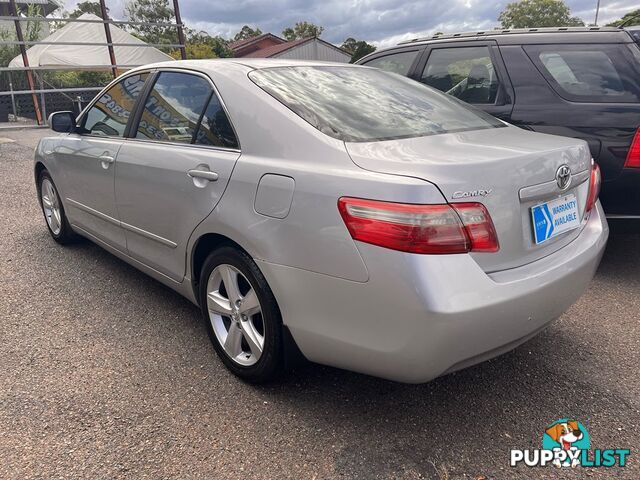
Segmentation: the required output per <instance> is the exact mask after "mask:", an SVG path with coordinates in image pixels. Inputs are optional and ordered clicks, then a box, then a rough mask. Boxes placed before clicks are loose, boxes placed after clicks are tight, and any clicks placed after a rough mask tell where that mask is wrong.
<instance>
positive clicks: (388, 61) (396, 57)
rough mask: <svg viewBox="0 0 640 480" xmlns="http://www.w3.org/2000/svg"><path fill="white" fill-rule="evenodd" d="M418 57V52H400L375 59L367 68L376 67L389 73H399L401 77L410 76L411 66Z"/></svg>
mask: <svg viewBox="0 0 640 480" xmlns="http://www.w3.org/2000/svg"><path fill="white" fill-rule="evenodd" d="M417 55H418V50H413V51H411V52H400V53H392V54H390V55H385V56H384V57H378V58H374V59H373V60H371V61H369V62H367V63H365V65H366V66H367V67H375V68H379V69H380V70H385V71H387V72H393V73H398V74H400V75H405V76H406V75H408V74H409V70H410V69H411V65H412V64H413V61H414V60H415V58H416V56H417Z"/></svg>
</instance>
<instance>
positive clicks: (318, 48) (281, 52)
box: [240, 37, 351, 63]
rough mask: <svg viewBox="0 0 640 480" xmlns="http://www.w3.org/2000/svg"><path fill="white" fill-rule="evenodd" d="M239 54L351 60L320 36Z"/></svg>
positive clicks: (249, 56) (253, 56)
mask: <svg viewBox="0 0 640 480" xmlns="http://www.w3.org/2000/svg"><path fill="white" fill-rule="evenodd" d="M240 56H241V57H245V58H287V59H291V60H321V61H327V62H343V63H348V62H349V60H351V55H349V54H348V53H347V52H345V51H344V50H342V49H340V48H338V47H336V46H335V45H332V44H330V43H329V42H325V41H324V40H322V39H320V38H313V37H312V38H303V39H299V40H293V41H291V42H286V43H282V44H279V45H272V46H270V47H267V48H263V49H260V50H256V51H253V52H251V53H249V54H247V55H240Z"/></svg>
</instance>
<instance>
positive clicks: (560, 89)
mask: <svg viewBox="0 0 640 480" xmlns="http://www.w3.org/2000/svg"><path fill="white" fill-rule="evenodd" d="M634 47H635V46H634ZM524 48H525V50H526V52H527V54H528V55H529V57H530V58H531V59H532V60H533V62H534V63H535V64H536V66H537V67H538V69H539V70H540V71H541V72H542V74H543V75H544V76H545V78H547V80H548V81H549V83H550V84H551V86H552V87H553V88H554V90H555V91H556V92H557V93H558V95H560V96H561V97H564V98H566V99H567V100H572V101H579V102H607V103H609V102H622V103H627V102H630V103H633V102H638V101H640V84H639V81H640V64H638V62H637V61H636V60H635V59H634V56H633V55H632V52H631V51H630V50H629V49H628V48H627V45H625V44H602V45H598V44H587V45H529V46H525V47H524Z"/></svg>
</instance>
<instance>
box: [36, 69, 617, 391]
mask: <svg viewBox="0 0 640 480" xmlns="http://www.w3.org/2000/svg"><path fill="white" fill-rule="evenodd" d="M50 125H51V126H52V128H53V130H54V131H56V132H59V135H56V136H51V137H48V138H44V139H43V140H42V141H41V142H40V144H39V146H38V148H37V150H36V154H35V178H36V184H37V189H38V194H39V200H40V203H41V205H42V211H43V213H44V217H45V219H46V223H47V226H48V228H49V231H50V233H51V235H52V237H53V238H54V239H55V240H56V241H57V242H58V243H60V244H66V243H69V242H71V241H74V240H76V238H77V237H78V236H82V237H85V238H88V239H90V240H92V241H94V242H96V243H97V244H99V245H101V246H102V247H104V248H105V249H107V250H108V251H110V252H112V253H113V254H114V255H117V256H118V257H120V258H121V259H123V260H124V261H126V262H128V263H130V264H132V265H134V266H135V267H137V268H139V269H140V270H142V271H143V272H146V273H147V274H148V275H150V276H151V277H153V278H155V279H156V280H159V281H160V282H162V283H164V284H166V285H168V286H169V287H171V288H172V289H174V290H176V291H178V292H179V293H181V294H182V295H184V296H185V297H187V298H188V299H189V300H191V301H192V302H193V303H195V304H197V305H199V306H200V308H201V309H202V315H203V318H204V321H205V322H206V325H207V329H208V331H209V335H210V337H211V341H212V343H213V346H214V348H215V350H216V351H217V353H218V355H219V356H220V358H221V359H222V361H223V363H224V364H225V365H226V366H227V367H228V368H229V369H230V370H231V371H232V372H233V373H235V374H236V375H238V376H240V377H242V378H244V379H246V380H249V381H254V382H261V381H267V380H269V379H272V378H273V377H274V376H276V375H277V374H278V373H279V372H281V371H282V370H283V367H284V365H285V363H286V362H285V358H288V355H290V354H295V353H300V352H301V353H302V354H303V355H304V357H306V358H307V359H309V360H311V361H314V362H319V363H322V364H327V365H333V366H336V367H340V368H346V369H350V370H354V371H358V372H363V373H367V374H371V375H376V376H380V377H384V378H388V379H393V380H398V381H404V382H425V381H428V380H430V379H432V378H434V377H437V376H439V375H442V374H444V373H447V372H450V371H453V370H457V369H460V368H463V367H465V366H468V365H471V364H474V363H477V362H480V361H482V360H484V359H488V358H491V357H493V356H496V355H498V354H500V353H502V352H505V351H507V350H509V349H512V348H514V347H516V346H517V345H519V344H521V343H522V342H524V341H526V340H527V339H529V338H531V337H532V336H533V335H535V334H536V333H537V332H539V331H540V330H541V329H542V328H544V327H545V326H546V325H547V324H548V323H549V322H550V321H552V320H553V319H555V318H557V317H558V316H559V315H560V314H562V313H563V312H564V311H565V310H566V309H567V308H568V307H569V306H570V305H571V304H572V303H573V302H574V301H575V300H576V299H577V298H578V297H579V296H580V295H581V294H582V293H583V292H584V291H585V289H586V287H587V285H588V284H589V282H590V280H591V278H592V276H593V274H594V272H595V270H596V268H597V266H598V263H599V261H600V257H601V255H602V252H603V250H604V247H605V243H606V240H607V236H608V227H607V224H606V221H605V219H604V215H603V212H602V209H601V207H600V203H599V201H598V192H599V187H600V176H599V170H598V167H597V165H595V164H594V163H593V162H592V160H591V157H590V155H589V149H588V147H587V145H586V143H585V142H583V141H580V140H575V139H568V138H563V137H556V136H549V135H542V134H537V133H531V132H527V131H524V130H521V129H519V128H516V127H513V126H511V125H508V124H506V123H504V122H502V121H499V120H497V119H495V118H493V117H491V116H489V115H487V114H485V113H483V112H480V111H478V110H475V109H472V108H470V107H468V106H466V105H463V104H461V103H459V102H458V101H457V100H456V99H453V98H451V97H449V96H447V95H444V94H441V93H439V92H437V91H435V90H432V89H430V88H429V87H426V86H423V85H421V84H419V83H417V82H414V81H412V80H408V79H406V78H403V77H401V76H398V75H395V74H391V73H387V72H382V71H379V70H376V69H371V68H367V67H361V66H353V65H344V64H331V63H320V62H295V61H278V60H247V59H238V60H207V61H184V62H168V63H162V64H156V65H149V66H145V67H142V68H137V69H135V70H132V71H129V72H127V73H126V74H124V75H122V76H121V77H120V78H118V79H117V80H115V81H114V82H113V83H111V84H110V85H108V86H107V87H106V88H105V89H104V90H103V91H102V92H101V93H100V94H99V95H98V96H97V97H96V98H95V100H94V101H93V102H92V103H90V104H89V105H88V107H87V108H86V109H85V110H84V111H83V112H82V113H81V114H80V115H79V116H78V117H77V118H75V117H74V116H73V115H72V114H71V113H70V112H57V113H54V114H53V115H52V116H51V117H50ZM550 353H551V352H550Z"/></svg>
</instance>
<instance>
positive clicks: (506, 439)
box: [0, 130, 640, 479]
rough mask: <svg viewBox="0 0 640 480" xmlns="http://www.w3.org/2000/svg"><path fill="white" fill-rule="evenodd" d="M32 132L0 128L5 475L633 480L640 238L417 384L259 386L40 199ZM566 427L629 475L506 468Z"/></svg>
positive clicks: (617, 246) (191, 315) (165, 295)
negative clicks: (68, 242) (587, 280)
mask: <svg viewBox="0 0 640 480" xmlns="http://www.w3.org/2000/svg"><path fill="white" fill-rule="evenodd" d="M45 133H46V132H45V131H42V130H25V131H11V132H9V131H0V137H2V138H4V139H6V138H9V139H13V140H15V141H14V142H7V141H4V140H3V139H2V138H0V205H2V208H1V215H0V231H1V232H2V235H0V432H1V437H0V478H2V479H13V478H15V479H29V478H154V479H156V478H182V479H186V478H219V479H227V478H228V479H236V478H294V479H299V478H309V479H312V478H318V479H321V478H322V479H325V478H362V479H372V478H398V479H413V478H436V479H438V478H440V479H445V478H449V479H458V478H474V479H475V478H478V477H481V476H486V477H487V478H500V479H502V478H504V479H512V478H527V479H531V478H584V476H585V473H586V474H587V475H588V476H590V477H593V478H628V479H637V478H640V460H639V459H638V447H640V435H639V434H638V428H639V427H640V375H639V374H638V365H639V360H640V348H639V347H640V331H639V329H638V321H639V320H640V235H637V234H613V235H612V237H611V239H610V242H609V246H608V249H607V252H606V255H605V257H604V260H603V262H602V265H601V267H600V270H599V271H598V274H597V276H596V278H595V280H594V281H593V283H592V284H591V287H590V289H589V291H588V292H587V293H586V294H585V295H584V296H583V297H582V298H581V299H580V300H579V301H578V303H576V305H574V306H573V307H572V308H571V309H570V310H569V311H568V312H567V313H566V314H565V315H563V316H562V317H561V318H560V319H559V320H558V321H557V322H556V323H554V324H553V325H552V326H551V327H550V328H549V329H548V330H547V331H545V332H544V333H542V334H541V335H539V336H538V337H536V338H535V339H533V340H532V341H530V342H528V343H527V344H525V345H523V346H521V347H520V348H518V349H516V350H515V351H513V352H511V353H508V354H506V355H504V356H502V357H500V358H498V359H495V360H493V361H490V362H486V363H484V364H481V365H478V366H476V367H473V368H469V369H467V370H464V371H461V372H458V373H455V374H451V375H448V376H446V377H443V378H440V379H437V380H435V381H433V382H431V383H428V384H425V385H418V386H415V385H414V386H412V385H402V384H396V383H391V382H387V381H383V380H378V379H375V378H370V377H366V376H362V375H357V374H353V373H349V372H345V371H340V370H337V369H332V368H327V367H321V366H316V365H309V366H306V367H304V368H302V369H300V370H299V371H297V372H295V373H294V374H291V375H289V376H288V377H287V378H286V379H284V380H282V381H281V382H279V383H278V384H275V385H270V386H267V387H253V386H250V385H247V384H244V383H242V382H240V381H238V380H237V379H235V378H234V377H232V376H231V375H230V374H229V373H227V371H226V370H225V369H224V368H223V366H222V364H221V363H220V361H219V360H218V359H217V357H216V356H215V354H214V352H213V350H212V347H211V346H210V343H209V340H208V338H207V335H206V332H205V330H204V328H203V326H202V325H201V323H200V318H199V312H198V310H197V308H196V307H194V306H193V305H191V304H190V303H189V302H188V301H186V300H184V299H183V298H181V297H180V296H178V295H177V294H175V293H173V292H172V291H170V290H169V289H167V288H165V287H164V286H162V285H160V284H159V283H157V282H155V281H153V280H151V279H149V278H148V277H146V276H145V275H143V274H142V273H140V272H138V271H137V270H135V269H134V268H132V267H130V266H128V265H126V264H125V263H123V262H121V261H119V260H117V259H116V258H115V257H113V256H111V255H109V254H108V253H106V252H105V251H103V250H102V249H100V248H99V247H97V246H95V245H93V244H91V243H89V242H86V243H81V244H79V245H75V246H71V247H66V248H63V247H60V246H58V245H57V244H55V243H54V242H53V241H52V240H51V239H50V238H49V235H48V233H47V231H46V228H45V226H44V221H43V219H42V218H41V213H40V211H39V208H38V205H37V203H36V198H35V188H34V185H33V177H32V163H31V162H32V157H33V148H34V146H35V144H36V143H37V140H38V138H39V137H41V136H43V135H44V134H45ZM566 416H571V417H575V418H577V419H578V420H580V421H581V422H582V423H584V424H585V426H586V427H587V428H588V429H589V433H590V435H591V439H592V448H630V449H631V450H632V453H631V457H630V459H629V464H628V466H627V467H626V469H592V470H586V471H585V470H583V469H582V470H581V469H578V471H566V470H563V471H559V470H556V469H555V468H553V467H546V468H536V469H528V468H526V467H518V468H516V469H512V468H510V467H509V466H508V461H509V460H508V459H509V450H510V449H511V448H521V449H526V448H529V449H532V448H539V446H540V440H541V436H542V433H543V431H544V428H545V426H546V425H547V424H548V423H550V422H551V421H553V420H555V419H556V418H560V417H566Z"/></svg>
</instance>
